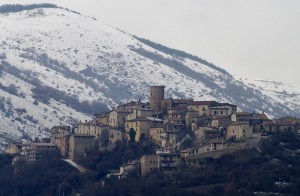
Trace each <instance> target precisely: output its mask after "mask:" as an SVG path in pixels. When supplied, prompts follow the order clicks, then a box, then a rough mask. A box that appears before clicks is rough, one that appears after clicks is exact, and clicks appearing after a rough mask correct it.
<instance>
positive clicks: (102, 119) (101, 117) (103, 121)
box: [94, 113, 109, 126]
mask: <svg viewBox="0 0 300 196" xmlns="http://www.w3.org/2000/svg"><path fill="white" fill-rule="evenodd" d="M94 120H95V122H96V123H98V124H100V125H106V126H108V125H109V115H108V113H107V114H104V113H102V114H94Z"/></svg>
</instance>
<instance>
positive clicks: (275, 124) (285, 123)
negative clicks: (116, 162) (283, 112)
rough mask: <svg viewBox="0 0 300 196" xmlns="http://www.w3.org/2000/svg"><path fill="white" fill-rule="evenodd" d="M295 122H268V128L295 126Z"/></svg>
mask: <svg viewBox="0 0 300 196" xmlns="http://www.w3.org/2000/svg"><path fill="white" fill-rule="evenodd" d="M296 124H297V123H295V122H266V123H265V125H266V126H295V125H296Z"/></svg>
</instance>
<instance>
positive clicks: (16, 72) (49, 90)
mask: <svg viewBox="0 0 300 196" xmlns="http://www.w3.org/2000/svg"><path fill="white" fill-rule="evenodd" d="M37 7H38V8H35V9H27V10H23V11H22V9H21V10H17V11H14V12H8V11H2V12H3V13H2V14H0V26H1V29H0V143H1V144H2V146H3V145H5V144H7V142H9V141H10V140H16V139H25V140H30V139H32V138H34V137H41V136H45V135H48V131H49V128H51V127H52V126H54V125H59V124H74V123H76V121H77V120H85V119H90V118H91V114H93V113H95V112H101V111H105V110H109V109H111V108H112V107H114V106H116V105H118V104H120V103H124V102H126V101H129V100H137V99H141V100H143V101H147V100H148V94H149V93H148V92H149V86H150V85H165V86H166V95H167V97H171V96H172V97H182V98H183V97H188V98H194V99H196V100H217V101H222V102H230V103H233V104H236V105H238V107H239V108H240V109H241V110H245V111H264V112H265V113H267V114H270V115H272V116H282V115H293V116H295V115H296V116H297V115H298V116H299V114H300V103H299V100H300V99H299V98H300V88H299V87H295V86H289V85H286V84H282V83H277V82H271V81H261V80H256V81H255V80H250V79H246V78H238V77H234V76H232V75H230V74H229V73H228V72H226V71H225V70H223V69H221V68H219V67H217V66H215V65H213V64H211V63H208V62H206V61H205V60H203V59H201V58H198V57H196V56H193V55H190V54H187V53H185V52H182V51H177V50H173V49H170V48H167V47H164V46H162V45H160V44H156V43H153V42H150V41H148V40H144V39H141V38H138V37H134V36H131V35H129V34H126V33H124V32H122V31H120V30H117V29H115V28H112V27H111V26H109V25H106V24H104V23H102V22H100V21H97V20H96V19H93V18H90V17H87V16H82V15H80V14H79V13H76V12H72V11H68V10H65V9H62V8H57V7H55V6H37ZM45 7H47V8H45ZM0 12H1V9H0ZM137 25H138V24H137Z"/></svg>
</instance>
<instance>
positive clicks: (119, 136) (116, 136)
mask: <svg viewBox="0 0 300 196" xmlns="http://www.w3.org/2000/svg"><path fill="white" fill-rule="evenodd" d="M108 133H109V138H108V146H107V149H108V150H113V149H114V148H115V147H116V144H117V142H118V141H122V140H123V139H124V133H123V132H122V131H121V130H119V129H110V130H109V132H108Z"/></svg>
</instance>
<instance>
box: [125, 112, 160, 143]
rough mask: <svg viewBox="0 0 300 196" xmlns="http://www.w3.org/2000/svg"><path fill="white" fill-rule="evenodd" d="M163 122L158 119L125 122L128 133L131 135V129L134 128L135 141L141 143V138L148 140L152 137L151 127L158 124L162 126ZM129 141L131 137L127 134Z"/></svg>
mask: <svg viewBox="0 0 300 196" xmlns="http://www.w3.org/2000/svg"><path fill="white" fill-rule="evenodd" d="M162 123H163V121H162V120H161V119H158V118H152V117H151V118H150V117H148V118H137V119H134V120H128V121H126V122H125V130H126V133H129V131H130V129H131V128H133V129H134V131H135V132H136V135H135V141H136V142H139V141H140V139H141V138H143V139H146V138H149V137H150V127H152V126H154V125H158V124H162ZM127 138H128V139H129V135H128V134H127Z"/></svg>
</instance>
